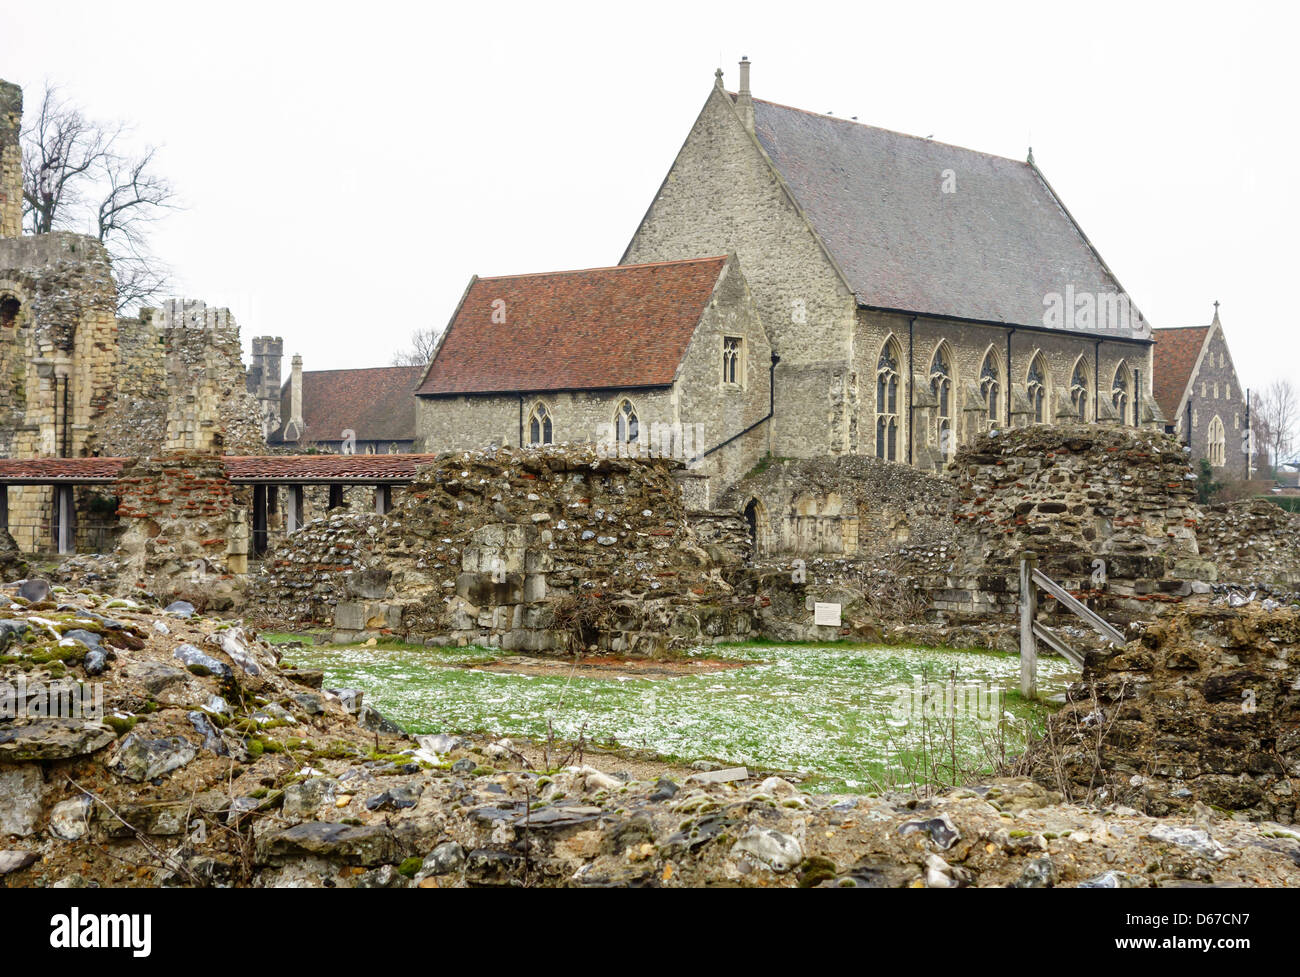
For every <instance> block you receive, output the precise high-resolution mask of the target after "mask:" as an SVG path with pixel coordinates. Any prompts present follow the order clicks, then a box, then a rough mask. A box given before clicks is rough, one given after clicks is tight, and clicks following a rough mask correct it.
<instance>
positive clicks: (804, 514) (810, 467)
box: [717, 455, 956, 559]
mask: <svg viewBox="0 0 1300 977" xmlns="http://www.w3.org/2000/svg"><path fill="white" fill-rule="evenodd" d="M955 495H956V493H955V490H954V487H953V484H952V482H951V481H950V480H949V479H947V478H944V477H942V476H939V475H933V474H930V473H928V472H923V471H920V470H918V469H915V468H912V467H910V466H906V465H896V464H889V463H887V462H883V461H880V460H879V459H876V458H868V457H864V456H861V455H850V456H842V457H834V458H829V457H828V458H804V459H786V458H782V459H775V460H772V461H770V462H769V463H768V464H767V466H766V467H761V470H756V471H755V472H753V473H751V474H750V475H747V476H746V477H745V478H744V479H742V480H741V481H740V482H739V483H737V484H736V485H734V486H733V487H731V488H730V489H728V490H727V491H726V492H725V493H724V494H723V495H722V497H721V498H719V500H718V503H717V508H718V509H721V510H726V511H734V512H737V513H742V514H743V513H746V512H749V513H750V516H749V518H752V519H753V520H754V522H755V529H756V535H757V543H758V552H759V554H760V555H762V556H769V555H779V554H796V555H802V556H808V555H839V556H845V557H855V558H862V559H870V558H872V557H874V556H879V555H882V554H884V553H887V552H893V551H894V550H896V549H897V548H898V547H899V546H900V545H903V544H907V543H913V544H928V543H938V542H944V541H946V540H949V539H951V538H952V535H953V531H952V518H951V509H952V505H953V502H954V499H955Z"/></svg>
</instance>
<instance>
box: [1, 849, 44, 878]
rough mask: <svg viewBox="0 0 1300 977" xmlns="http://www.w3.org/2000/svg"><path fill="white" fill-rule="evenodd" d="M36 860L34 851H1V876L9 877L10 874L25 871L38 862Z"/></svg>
mask: <svg viewBox="0 0 1300 977" xmlns="http://www.w3.org/2000/svg"><path fill="white" fill-rule="evenodd" d="M36 858H37V855H36V852H34V851H13V850H10V851H0V875H8V874H9V873H10V872H17V871H18V870H19V869H24V868H26V867H27V866H28V865H30V864H32V862H34V861H36Z"/></svg>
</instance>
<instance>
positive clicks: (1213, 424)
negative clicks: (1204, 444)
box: [1209, 414, 1228, 468]
mask: <svg viewBox="0 0 1300 977" xmlns="http://www.w3.org/2000/svg"><path fill="white" fill-rule="evenodd" d="M1209 446H1210V447H1209V455H1210V464H1211V465H1213V466H1214V467H1215V468H1222V467H1223V465H1224V464H1225V463H1226V462H1227V460H1228V441H1227V438H1226V437H1225V436H1224V431H1223V421H1222V420H1220V418H1219V416H1218V415H1217V414H1216V415H1215V416H1214V419H1213V420H1211V421H1210V433H1209Z"/></svg>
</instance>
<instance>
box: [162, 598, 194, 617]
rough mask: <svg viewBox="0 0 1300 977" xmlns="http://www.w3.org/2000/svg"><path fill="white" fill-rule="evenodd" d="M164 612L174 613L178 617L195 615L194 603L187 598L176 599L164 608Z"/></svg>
mask: <svg viewBox="0 0 1300 977" xmlns="http://www.w3.org/2000/svg"><path fill="white" fill-rule="evenodd" d="M163 613H164V614H174V615H175V616H176V617H182V618H184V617H193V616H194V605H193V604H191V603H190V602H189V601H187V600H174V601H172V602H171V603H170V604H168V605H167V606H166V607H164V608H163Z"/></svg>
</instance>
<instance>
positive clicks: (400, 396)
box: [266, 356, 424, 455]
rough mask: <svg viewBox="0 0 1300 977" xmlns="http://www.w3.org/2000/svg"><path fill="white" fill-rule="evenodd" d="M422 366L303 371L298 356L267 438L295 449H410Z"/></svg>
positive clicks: (374, 452)
mask: <svg viewBox="0 0 1300 977" xmlns="http://www.w3.org/2000/svg"><path fill="white" fill-rule="evenodd" d="M276 372H277V373H278V367H277V370H276ZM423 372H424V367H422V366H379V367H370V368H366V369H359V370H307V371H304V370H303V368H302V357H301V356H295V357H294V358H293V363H292V370H291V373H290V376H289V380H288V381H287V382H286V383H285V384H284V385H283V386H282V387H281V388H280V391H279V399H280V403H279V410H278V415H277V416H278V417H279V419H280V421H281V423H280V424H279V426H278V427H277V428H276V429H275V430H274V431H272V432H271V434H270V435H269V436H268V437H267V439H266V443H267V445H268V446H269V447H271V448H280V449H286V450H292V451H295V452H303V451H324V452H329V453H332V454H358V455H367V454H369V455H391V454H410V453H411V452H412V451H414V450H415V396H414V394H415V385H416V383H418V382H419V379H420V376H421V374H422V373H423Z"/></svg>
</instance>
